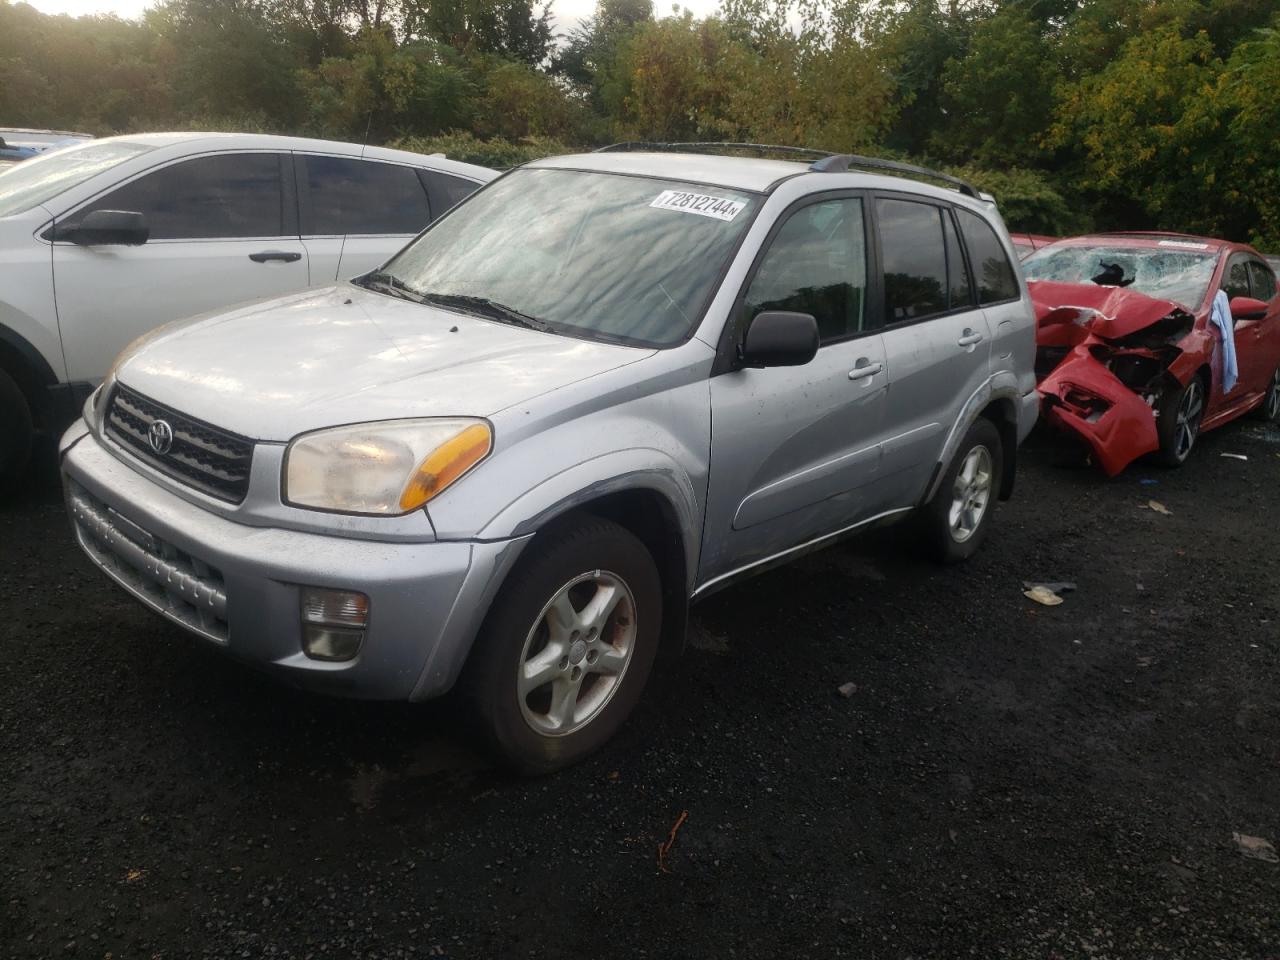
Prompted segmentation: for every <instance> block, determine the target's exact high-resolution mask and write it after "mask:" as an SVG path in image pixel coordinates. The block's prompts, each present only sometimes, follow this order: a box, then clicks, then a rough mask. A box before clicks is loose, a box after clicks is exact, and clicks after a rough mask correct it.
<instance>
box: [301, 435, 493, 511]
mask: <svg viewBox="0 0 1280 960" xmlns="http://www.w3.org/2000/svg"><path fill="white" fill-rule="evenodd" d="M492 447H493V433H492V431H491V430H490V428H489V424H488V423H486V422H485V421H484V420H473V419H464V418H460V417H459V418H453V419H440V420H383V421H380V422H378V423H358V424H354V425H353V426H349V427H335V428H333V429H332V430H318V431H316V432H315V433H307V434H303V435H302V436H300V437H298V438H297V439H296V440H294V441H293V442H292V443H290V444H289V449H288V450H286V451H285V462H284V499H285V502H286V503H290V504H292V505H293V506H295V507H305V508H307V509H309V510H333V511H335V512H338V513H361V514H372V515H375V516H399V515H401V514H405V513H409V512H410V511H413V510H417V509H418V508H419V507H421V506H422V505H423V504H425V503H426V502H427V501H428V500H430V499H431V498H432V497H434V496H435V495H436V494H438V493H440V492H441V491H443V490H444V489H445V488H447V487H448V486H449V485H450V484H452V483H453V482H454V481H455V480H457V479H458V478H459V477H461V476H462V475H463V474H464V473H466V472H467V471H468V470H470V469H471V468H472V467H474V466H475V465H476V464H477V463H479V462H480V461H481V460H483V459H484V458H485V456H486V455H488V453H489V451H490V450H491V449H492Z"/></svg>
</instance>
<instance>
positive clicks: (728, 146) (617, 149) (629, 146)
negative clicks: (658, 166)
mask: <svg viewBox="0 0 1280 960" xmlns="http://www.w3.org/2000/svg"><path fill="white" fill-rule="evenodd" d="M638 150H659V151H671V152H674V153H682V152H683V153H711V152H714V151H716V150H758V151H759V152H761V153H783V154H790V155H792V156H797V157H834V156H835V154H834V153H832V152H831V151H830V150H811V149H810V148H808V147H782V146H777V145H776V144H772V143H729V142H726V141H719V140H705V141H698V142H691V143H665V142H661V141H654V140H626V141H623V142H622V143H611V144H609V146H607V147H599V148H597V149H596V150H595V152H596V153H628V152H631V151H638Z"/></svg>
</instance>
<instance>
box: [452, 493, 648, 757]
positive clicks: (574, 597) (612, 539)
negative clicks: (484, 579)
mask: <svg viewBox="0 0 1280 960" xmlns="http://www.w3.org/2000/svg"><path fill="white" fill-rule="evenodd" d="M661 623H662V589H661V582H660V580H659V577H658V571H657V568H656V567H655V566H654V562H653V558H652V557H651V556H650V555H649V552H648V550H646V549H645V546H644V544H642V543H641V542H640V541H639V540H638V539H637V538H636V537H635V536H634V535H632V534H631V533H630V532H628V531H627V530H625V529H624V528H622V527H620V526H618V525H617V524H615V523H612V522H610V521H608V520H603V519H596V518H588V519H584V520H582V521H581V522H578V523H575V524H572V525H569V526H563V527H560V528H558V529H554V530H551V531H548V532H547V533H545V534H540V535H539V536H538V537H537V538H536V539H535V540H534V541H533V543H532V544H531V545H530V546H529V548H528V550H527V552H526V553H525V555H524V556H523V557H521V559H520V562H519V564H518V565H517V567H516V569H515V570H514V571H512V573H511V575H510V576H509V577H508V579H507V582H506V583H505V584H504V585H503V588H502V590H501V592H500V593H499V595H498V597H497V599H496V600H495V601H494V606H493V609H492V610H491V611H490V613H489V616H488V618H487V619H486V620H485V624H484V626H483V627H482V628H481V631H480V635H479V636H478V637H477V638H476V643H475V647H474V649H473V650H472V653H471V657H470V660H469V661H468V666H467V676H466V678H465V680H464V683H465V686H466V688H467V694H468V696H469V698H470V700H471V702H472V703H473V705H474V707H475V710H476V713H477V717H478V719H479V722H480V727H481V732H482V734H483V735H484V736H485V738H486V739H487V741H488V742H489V745H490V746H491V747H492V748H493V749H494V751H495V752H496V753H497V755H498V757H499V758H500V759H501V760H502V761H503V762H504V763H505V764H506V765H508V766H509V767H511V768H513V769H515V770H517V771H519V772H521V773H526V774H539V773H550V772H551V771H553V770H558V769H560V768H561V767H565V766H568V765H569V764H572V763H575V762H576V761H578V760H580V759H582V758H583V757H585V756H586V755H587V754H589V753H591V752H592V751H594V750H596V749H597V748H598V747H600V746H601V745H602V744H603V743H605V741H607V740H608V739H609V738H610V737H612V736H613V734H614V733H615V732H616V731H617V729H618V727H619V726H620V725H621V724H622V722H623V721H624V720H625V719H626V717H627V715H628V714H629V713H630V712H631V710H632V708H633V707H634V706H635V704H636V702H637V701H638V700H639V698H640V693H641V691H642V690H643V689H644V685H645V681H646V680H647V679H648V677H649V671H650V669H651V668H652V666H653V660H654V655H655V654H656V653H657V648H658V636H659V632H660V628H661Z"/></svg>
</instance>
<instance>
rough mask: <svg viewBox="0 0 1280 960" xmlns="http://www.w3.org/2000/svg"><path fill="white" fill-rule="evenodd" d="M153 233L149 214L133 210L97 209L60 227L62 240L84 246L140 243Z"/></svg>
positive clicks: (131, 245) (136, 244) (138, 244)
mask: <svg viewBox="0 0 1280 960" xmlns="http://www.w3.org/2000/svg"><path fill="white" fill-rule="evenodd" d="M150 236H151V228H150V227H149V226H147V220H146V218H145V217H144V216H143V215H142V214H140V213H137V212H135V211H133V210H94V211H93V212H92V213H90V214H88V215H87V216H86V217H85V218H84V219H83V220H81V221H80V222H79V223H77V224H75V225H74V226H68V227H63V228H62V229H61V230H59V231H58V239H59V240H70V241H71V242H72V243H78V244H80V245H81V246H85V247H95V246H100V245H101V246H105V245H112V244H116V245H122V246H126V247H138V246H141V245H142V244H144V243H146V242H147V240H148V238H150Z"/></svg>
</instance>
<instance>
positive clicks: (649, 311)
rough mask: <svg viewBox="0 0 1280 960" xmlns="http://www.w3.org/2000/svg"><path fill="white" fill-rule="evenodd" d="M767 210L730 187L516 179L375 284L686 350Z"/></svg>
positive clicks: (432, 233) (557, 328) (458, 214)
mask: <svg viewBox="0 0 1280 960" xmlns="http://www.w3.org/2000/svg"><path fill="white" fill-rule="evenodd" d="M757 203H758V200H757V198H756V197H754V196H752V195H750V194H746V193H742V192H739V191H735V190H727V189H724V188H722V187H708V186H695V185H693V184H682V183H677V182H673V181H669V180H656V179H651V178H648V177H632V176H619V175H615V174H603V173H584V172H578V171H570V170H517V171H516V172H514V173H512V174H510V175H508V176H506V177H503V178H502V179H500V180H497V181H495V182H494V183H493V184H492V185H491V186H489V187H486V188H485V189H483V190H481V191H480V192H479V193H477V194H475V195H474V196H473V197H472V198H471V199H470V200H468V201H467V202H466V203H464V204H463V205H462V206H461V207H459V208H457V209H456V210H455V211H454V212H453V213H451V214H449V216H447V217H446V218H444V219H443V220H441V221H439V222H438V223H437V224H436V226H434V227H432V228H431V229H430V230H429V231H427V233H425V234H424V235H423V236H422V237H421V238H420V239H418V240H417V241H416V242H415V243H414V244H412V245H411V246H410V247H408V248H407V249H405V250H404V251H403V252H402V253H400V255H399V256H397V257H396V258H395V259H394V260H392V261H391V262H390V263H389V264H388V265H387V266H386V268H385V270H384V271H382V272H381V273H380V274H374V275H371V276H370V277H369V278H367V279H366V281H365V282H367V283H368V284H369V285H370V286H374V288H375V289H381V290H383V291H384V292H389V293H398V294H399V295H403V296H407V297H410V298H415V299H422V300H423V301H424V302H428V303H430V302H436V303H439V304H440V305H443V306H448V307H451V308H453V309H461V310H469V311H471V312H476V313H479V314H481V315H483V316H488V317H491V318H492V319H496V320H499V321H505V322H512V323H521V324H523V325H526V326H535V327H537V328H539V329H547V330H551V331H553V332H557V333H566V334H570V335H573V336H581V337H588V338H592V339H600V340H608V341H613V342H618V343H630V344H637V345H646V346H663V345H668V344H673V343H678V342H680V341H682V340H684V339H685V338H686V337H687V336H688V335H689V334H690V333H691V332H692V329H693V326H694V324H696V323H697V321H698V319H699V317H700V316H701V314H702V311H703V309H704V308H705V306H706V303H707V301H708V298H709V297H710V296H711V295H712V293H713V292H714V288H715V285H716V281H717V280H718V279H719V276H720V271H721V268H722V266H723V265H724V263H725V261H726V260H727V259H728V257H729V255H730V253H731V251H732V250H733V248H734V245H735V243H736V242H737V240H738V237H739V236H740V235H741V234H742V232H743V231H744V230H745V229H746V227H747V224H748V222H749V221H750V219H751V216H752V214H753V213H754V211H755V207H756V204H757Z"/></svg>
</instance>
